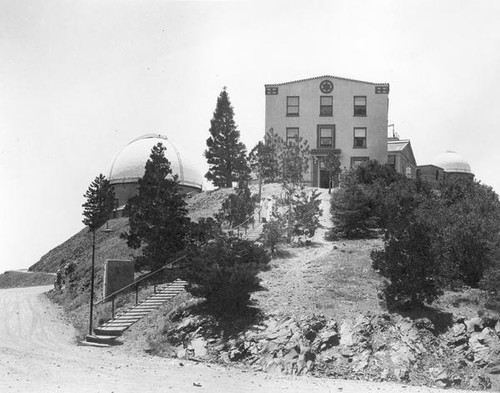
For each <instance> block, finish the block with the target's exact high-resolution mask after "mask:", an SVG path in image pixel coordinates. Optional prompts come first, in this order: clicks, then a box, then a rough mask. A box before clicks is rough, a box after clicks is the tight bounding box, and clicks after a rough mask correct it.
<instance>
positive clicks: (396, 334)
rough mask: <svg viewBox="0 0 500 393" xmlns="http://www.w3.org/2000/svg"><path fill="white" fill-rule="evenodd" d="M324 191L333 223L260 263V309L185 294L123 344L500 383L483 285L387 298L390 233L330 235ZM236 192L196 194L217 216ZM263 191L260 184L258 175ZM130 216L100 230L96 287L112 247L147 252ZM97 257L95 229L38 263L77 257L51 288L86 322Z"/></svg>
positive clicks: (415, 380)
mask: <svg viewBox="0 0 500 393" xmlns="http://www.w3.org/2000/svg"><path fill="white" fill-rule="evenodd" d="M320 191H321V197H320V198H321V208H322V209H323V216H322V217H321V220H320V222H321V225H322V227H321V228H320V229H319V230H318V231H317V233H316V235H315V236H314V238H313V242H312V244H311V245H310V246H309V247H297V246H291V245H282V246H280V247H279V250H278V253H277V256H276V258H274V259H273V260H272V262H271V269H269V270H268V271H264V272H261V273H260V278H261V284H262V290H261V291H259V292H256V293H254V294H253V296H252V299H253V306H254V310H256V311H257V314H255V315H253V316H251V318H250V319H248V320H235V321H230V323H229V325H227V324H226V325H224V324H222V325H220V323H221V322H220V321H216V320H213V319H211V318H210V317H207V316H206V315H197V314H196V312H195V311H193V310H194V309H192V308H190V304H193V302H194V303H195V304H196V303H197V302H198V303H199V301H198V300H196V299H190V296H189V295H185V296H183V297H181V298H179V299H177V301H176V302H175V303H174V305H169V306H166V307H164V308H163V309H161V310H160V311H158V312H156V313H153V314H152V315H150V316H149V317H147V318H145V319H144V320H141V321H140V322H139V323H137V324H136V325H134V326H133V327H132V328H131V329H130V330H129V331H127V332H126V334H125V339H124V341H125V346H124V348H125V349H127V350H130V351H132V352H133V353H144V351H145V350H146V351H148V352H150V353H156V354H159V355H162V356H174V357H185V356H187V355H186V350H185V347H186V346H187V347H188V348H191V347H193V348H196V349H193V351H194V353H195V356H196V358H197V359H198V360H204V361H207V362H222V363H227V364H235V362H238V363H239V364H240V365H243V366H245V367H251V368H253V369H254V370H263V371H267V372H273V373H274V372H278V373H285V374H289V373H291V374H293V373H309V374H313V375H317V376H333V377H337V378H348V379H365V380H390V381H400V382H406V383H411V384H416V385H437V386H443V387H444V386H455V387H461V388H470V389H485V388H488V387H489V386H491V383H493V387H494V388H498V387H500V384H499V383H498V380H496V379H495V378H496V377H495V375H496V374H488V373H487V372H486V370H490V371H491V372H495V373H497V372H498V373H500V362H499V361H498V359H500V339H499V337H500V336H499V335H500V322H498V315H494V314H492V313H491V312H489V311H487V310H486V309H485V307H484V294H483V293H481V291H478V290H462V291H457V292H447V293H446V294H445V296H443V297H442V298H440V299H439V300H438V301H437V302H435V303H434V304H433V307H428V308H426V309H423V310H415V311H412V312H408V313H390V312H389V311H388V310H387V307H386V305H385V304H384V302H382V301H381V300H380V299H379V297H378V291H379V289H380V287H381V285H382V278H381V277H380V276H379V275H378V274H377V273H376V272H375V271H374V270H373V269H372V267H371V259H370V252H371V251H372V250H375V249H377V248H379V247H381V245H382V242H381V240H380V239H369V240H352V241H337V242H330V241H326V240H325V239H324V235H325V233H326V231H327V230H328V228H329V227H330V225H331V224H330V214H329V199H330V195H328V192H327V191H326V190H320ZM229 192H231V190H227V189H226V190H218V191H212V192H205V193H201V194H198V195H195V196H193V197H192V198H190V199H188V208H189V214H190V216H191V218H192V219H194V220H197V219H199V218H200V217H206V216H212V215H213V214H214V213H216V212H217V211H218V210H219V208H220V205H221V203H222V201H223V200H224V198H225V197H226V196H227V195H228V193H229ZM252 193H254V194H255V193H257V187H256V186H253V187H252ZM280 193H281V187H280V186H279V185H266V186H265V187H264V188H263V196H271V195H279V194H280ZM126 226H127V220H126V219H117V220H111V221H110V222H109V228H110V229H111V230H112V231H110V232H105V231H104V230H100V231H99V232H98V236H97V240H98V246H97V250H96V251H97V259H98V262H97V274H96V286H97V291H98V292H97V293H99V291H100V288H101V284H102V263H103V261H104V260H105V259H106V258H129V257H132V256H133V255H137V254H134V252H133V250H130V249H128V248H127V247H126V245H125V242H124V241H123V240H122V239H120V238H119V234H120V233H121V232H123V231H124V230H126ZM135 253H137V251H135ZM89 257H90V236H89V234H88V233H87V232H86V231H85V230H83V231H81V232H79V233H78V234H76V235H75V236H73V237H72V238H70V239H69V240H68V241H66V242H65V243H63V244H61V245H60V246H58V247H56V248H55V249H54V250H52V251H50V252H49V253H47V254H46V255H45V256H44V257H43V258H42V259H41V260H40V261H39V262H38V263H37V264H35V265H34V266H33V267H32V270H45V269H47V270H48V271H55V270H57V268H58V267H59V266H61V265H63V264H65V263H67V262H69V261H73V262H77V263H76V267H75V268H74V269H75V270H74V271H73V273H71V274H70V276H72V277H73V279H70V280H69V281H68V282H66V283H65V285H70V286H73V288H76V291H71V292H67V293H65V292H64V291H54V292H53V293H52V294H51V295H50V296H51V298H52V299H53V300H55V301H56V302H58V303H60V304H62V305H63V306H64V308H65V310H66V312H67V313H68V315H69V316H70V318H71V320H72V322H73V323H74V324H75V326H76V327H77V328H79V329H80V330H82V331H83V332H84V331H85V328H86V324H87V316H88V310H87V303H88V287H89ZM68 293H71V296H67V294H68ZM122 304H123V303H122ZM106 307H107V306H104V308H103V309H100V310H98V313H99V316H98V318H101V317H102V318H104V317H105V316H106V315H107V314H109V310H106ZM172 307H175V312H174V313H172ZM478 315H480V316H481V318H478ZM229 327H230V328H229ZM228 328H229V329H228ZM173 343H177V344H173ZM179 343H183V344H182V345H179ZM304 356H305V357H306V358H304ZM301 359H302V360H301ZM301 362H302V363H301ZM300 364H302V365H300ZM299 369H300V370H299ZM490 381H492V382H490Z"/></svg>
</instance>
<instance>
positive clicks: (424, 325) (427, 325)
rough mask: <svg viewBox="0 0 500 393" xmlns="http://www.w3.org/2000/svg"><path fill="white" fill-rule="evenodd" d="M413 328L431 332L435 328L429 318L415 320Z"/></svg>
mask: <svg viewBox="0 0 500 393" xmlns="http://www.w3.org/2000/svg"><path fill="white" fill-rule="evenodd" d="M414 323H415V326H416V327H417V328H418V329H427V330H429V331H431V332H433V331H435V329H436V327H435V326H434V324H433V323H432V321H431V320H430V319H429V318H419V319H417V320H415V322H414Z"/></svg>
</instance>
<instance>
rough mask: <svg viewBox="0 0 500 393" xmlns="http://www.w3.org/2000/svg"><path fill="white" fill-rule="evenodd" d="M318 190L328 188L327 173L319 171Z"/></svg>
mask: <svg viewBox="0 0 500 393" xmlns="http://www.w3.org/2000/svg"><path fill="white" fill-rule="evenodd" d="M319 188H330V177H329V173H328V171H326V170H324V169H320V170H319Z"/></svg>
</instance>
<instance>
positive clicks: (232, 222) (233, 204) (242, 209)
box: [216, 182, 254, 227]
mask: <svg viewBox="0 0 500 393" xmlns="http://www.w3.org/2000/svg"><path fill="white" fill-rule="evenodd" d="M253 210H254V200H253V198H252V196H251V195H250V189H249V188H248V185H247V184H246V182H245V183H243V182H240V184H239V185H238V189H237V190H236V194H230V195H229V196H228V197H227V198H226V200H225V201H224V202H223V203H222V207H221V209H220V211H219V213H217V215H216V218H217V220H218V221H219V222H220V223H224V222H227V223H228V224H229V226H230V227H233V226H237V225H240V224H242V223H244V222H245V221H246V220H247V219H248V218H249V217H250V216H251V215H252V213H253Z"/></svg>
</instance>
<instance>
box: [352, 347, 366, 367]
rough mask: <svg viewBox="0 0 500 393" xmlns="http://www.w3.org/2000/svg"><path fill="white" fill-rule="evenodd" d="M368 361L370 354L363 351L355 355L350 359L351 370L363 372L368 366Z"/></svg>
mask: <svg viewBox="0 0 500 393" xmlns="http://www.w3.org/2000/svg"><path fill="white" fill-rule="evenodd" d="M369 360H370V352H369V351H364V352H361V353H358V354H356V355H355V356H354V357H353V358H352V364H353V369H354V371H356V372H360V371H363V370H364V369H365V368H366V367H367V366H368V361H369Z"/></svg>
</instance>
